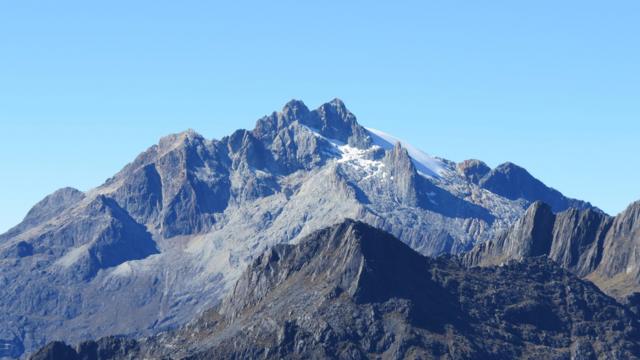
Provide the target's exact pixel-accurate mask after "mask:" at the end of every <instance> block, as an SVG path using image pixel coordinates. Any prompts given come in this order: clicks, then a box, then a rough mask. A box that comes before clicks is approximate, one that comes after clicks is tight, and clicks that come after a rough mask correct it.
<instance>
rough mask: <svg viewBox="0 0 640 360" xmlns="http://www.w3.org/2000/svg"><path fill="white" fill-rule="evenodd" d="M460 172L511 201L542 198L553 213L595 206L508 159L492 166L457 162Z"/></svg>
mask: <svg viewBox="0 0 640 360" xmlns="http://www.w3.org/2000/svg"><path fill="white" fill-rule="evenodd" d="M457 171H458V173H460V174H461V175H463V176H464V177H465V178H467V179H468V180H469V181H471V182H473V183H474V184H477V185H479V186H480V187H482V188H483V189H487V190H489V191H491V192H493V193H495V194H498V195H501V196H504V197H506V198H508V199H511V200H518V199H523V200H526V201H529V202H533V201H543V202H545V203H547V204H549V205H550V206H551V208H552V209H553V211H554V212H560V211H564V210H567V209H569V208H576V209H589V208H593V207H592V206H591V204H589V203H588V202H584V201H580V200H575V199H570V198H567V197H565V196H564V195H562V194H561V193H560V192H559V191H557V190H555V189H553V188H550V187H548V186H546V185H545V184H543V183H542V182H541V181H540V180H538V179H536V178H535V177H533V175H531V174H530V173H529V172H528V171H527V170H526V169H523V168H522V167H520V166H518V165H516V164H513V163H510V162H507V163H504V164H501V165H499V166H498V167H496V168H495V169H490V168H489V167H488V166H487V165H486V164H485V163H483V162H482V161H479V160H465V161H463V162H461V163H459V164H458V165H457Z"/></svg>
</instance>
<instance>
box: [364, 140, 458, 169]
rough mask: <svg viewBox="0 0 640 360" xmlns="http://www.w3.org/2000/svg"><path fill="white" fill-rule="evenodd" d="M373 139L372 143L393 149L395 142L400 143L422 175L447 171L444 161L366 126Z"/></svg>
mask: <svg viewBox="0 0 640 360" xmlns="http://www.w3.org/2000/svg"><path fill="white" fill-rule="evenodd" d="M366 129H367V131H369V134H370V135H371V138H372V139H373V143H374V144H376V145H378V146H380V147H382V148H383V149H387V150H388V149H393V147H394V146H395V144H396V143H400V145H402V147H404V148H405V149H407V152H408V153H409V156H410V157H411V158H412V159H413V164H414V165H415V167H416V169H417V170H418V172H420V173H422V174H423V175H427V176H432V177H440V176H442V175H444V174H445V173H446V172H447V170H446V169H447V166H446V165H445V163H444V162H443V161H442V160H440V159H438V158H435V157H433V156H431V155H429V154H427V153H425V152H423V151H422V150H420V149H418V148H416V147H414V146H413V145H411V144H409V143H406V142H405V141H403V140H400V139H398V138H396V137H395V136H393V135H389V134H387V133H385V132H383V131H380V130H377V129H373V128H366Z"/></svg>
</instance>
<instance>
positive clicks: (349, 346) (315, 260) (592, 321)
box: [32, 220, 640, 360]
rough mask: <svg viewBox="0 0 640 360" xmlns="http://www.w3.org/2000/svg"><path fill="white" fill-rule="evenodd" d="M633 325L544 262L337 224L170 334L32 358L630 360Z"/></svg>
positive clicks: (270, 258)
mask: <svg viewBox="0 0 640 360" xmlns="http://www.w3.org/2000/svg"><path fill="white" fill-rule="evenodd" d="M638 320H639V319H638V317H637V315H635V314H634V313H633V312H631V311H630V310H628V309H627V308H625V307H624V306H622V305H620V304H618V303H617V302H616V301H615V300H614V299H612V298H610V297H608V296H606V295H604V294H603V293H602V292H601V291H600V290H598V288H596V287H595V286H594V285H593V284H591V283H589V282H585V281H582V280H580V279H579V278H578V277H577V276H575V275H573V274H571V273H570V272H568V271H566V270H563V269H562V268H561V267H559V266H558V265H556V264H554V263H553V262H551V261H550V260H548V259H547V258H545V257H537V258H527V259H523V261H521V262H512V263H509V264H507V265H505V266H502V267H487V268H478V269H476V270H475V271H468V269H467V268H465V267H464V266H463V265H461V264H460V263H459V262H458V261H456V260H455V259H451V258H440V259H431V258H428V257H425V256H423V255H421V254H419V253H417V252H416V251H414V250H412V249H411V248H410V247H408V246H407V245H405V244H404V243H402V242H401V241H399V240H398V239H396V238H394V237H393V236H392V235H390V234H388V233H385V232H383V231H381V230H378V229H375V228H373V227H371V226H369V225H366V224H364V223H361V222H357V221H351V220H347V221H345V222H342V223H340V224H337V225H334V226H332V227H329V228H325V229H322V230H319V231H316V232H314V233H312V234H310V235H308V236H306V237H305V238H304V239H302V240H301V241H300V242H299V244H297V245H276V246H274V247H273V248H272V249H270V250H268V251H266V252H265V253H264V254H262V255H261V256H259V257H257V258H256V260H254V261H253V262H252V264H250V266H249V267H248V268H247V270H246V271H245V272H244V273H243V274H242V276H241V277H240V278H239V280H238V281H237V283H236V284H235V285H234V286H233V288H232V290H231V291H230V292H229V294H228V295H227V297H226V298H225V299H224V301H223V302H222V303H221V304H220V305H219V306H217V307H215V308H213V309H211V310H209V311H207V312H205V313H204V314H203V315H202V316H201V317H200V318H199V319H197V320H196V321H193V322H191V323H189V324H188V325H186V326H184V327H182V328H180V329H178V330H175V331H171V332H167V333H161V334H159V335H156V336H153V337H149V338H145V339H140V340H132V339H126V338H114V337H107V338H103V339H100V340H97V341H88V342H83V343H81V344H80V345H78V346H77V347H71V346H69V345H66V344H64V343H59V342H55V343H51V344H49V345H48V346H46V347H45V348H43V349H42V350H40V351H39V352H38V353H36V354H35V355H34V356H33V357H32V359H33V360H44V359H61V358H62V357H61V356H64V357H65V358H67V359H105V360H106V359H138V358H158V359H159V358H162V359H211V358H217V359H240V358H242V359H255V358H264V359H300V358H318V359H319V358H336V359H366V358H380V359H428V358H442V359H514V358H522V359H569V358H571V359H593V358H607V359H634V358H637V355H638V354H640V332H639V330H640V327H639V326H640V324H639V322H638Z"/></svg>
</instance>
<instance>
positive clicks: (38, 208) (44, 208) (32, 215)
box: [0, 187, 84, 241]
mask: <svg viewBox="0 0 640 360" xmlns="http://www.w3.org/2000/svg"><path fill="white" fill-rule="evenodd" d="M82 199H84V193H83V192H82V191H80V190H77V189H74V188H70V187H66V188H62V189H59V190H57V191H55V192H54V193H53V194H51V195H48V196H47V197H45V198H44V199H42V200H40V202H38V203H37V204H35V205H34V206H33V207H32V208H31V210H29V212H28V213H27V215H26V216H25V217H24V219H23V220H22V222H21V223H20V224H18V225H17V226H15V227H13V228H12V229H10V230H9V231H7V232H6V233H4V234H2V235H0V241H2V240H3V239H8V238H11V237H13V236H16V235H18V234H20V233H21V232H23V231H25V230H28V229H29V228H31V227H34V226H37V225H39V224H42V223H43V222H46V221H47V220H50V219H52V218H54V217H56V216H57V215H58V214H60V213H61V212H63V211H64V210H66V209H68V208H69V207H71V206H73V205H74V204H76V203H78V202H79V201H80V200H82Z"/></svg>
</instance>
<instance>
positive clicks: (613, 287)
mask: <svg viewBox="0 0 640 360" xmlns="http://www.w3.org/2000/svg"><path fill="white" fill-rule="evenodd" d="M639 239H640V202H635V203H633V204H631V205H629V207H628V208H627V209H626V210H624V211H623V212H622V213H620V214H619V215H617V216H615V217H611V216H608V215H605V214H603V213H601V212H599V211H597V210H594V209H586V210H578V209H569V210H566V211H564V212H560V213H558V214H554V213H553V212H552V210H551V207H550V206H549V205H546V204H544V203H541V202H536V203H534V204H533V205H531V207H530V208H529V209H528V210H527V211H526V213H525V215H524V216H523V217H522V219H520V220H518V221H517V222H516V223H515V224H514V225H513V226H512V227H511V228H510V229H509V230H508V231H506V232H504V233H502V234H501V235H499V236H498V237H497V238H496V239H494V240H491V241H488V242H485V243H483V244H479V245H477V246H476V247H475V248H474V249H473V250H472V251H470V252H469V253H468V254H465V255H463V259H464V262H465V263H466V264H467V265H469V266H477V265H480V266H486V265H498V264H502V263H504V262H507V261H510V260H522V259H524V258H527V257H532V256H546V257H548V258H550V259H552V260H554V261H555V262H557V263H558V264H559V265H561V266H562V267H564V268H565V269H568V270H570V271H571V272H573V273H575V274H576V275H578V276H580V277H583V278H585V279H588V280H590V281H592V282H594V283H595V284H596V285H598V287H600V288H601V289H602V290H604V291H605V292H607V293H608V294H610V295H611V296H614V297H616V298H618V299H620V300H625V299H626V298H627V297H631V298H633V299H635V298H637V297H638V296H637V295H636V294H635V293H637V292H640V267H639V266H638V265H639V264H640V254H639V253H638V249H639V248H640V247H639V246H640V244H638V241H639Z"/></svg>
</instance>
